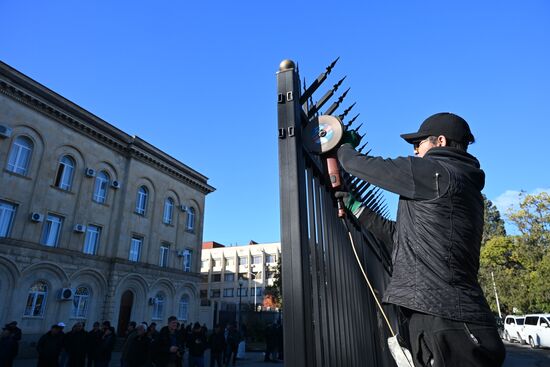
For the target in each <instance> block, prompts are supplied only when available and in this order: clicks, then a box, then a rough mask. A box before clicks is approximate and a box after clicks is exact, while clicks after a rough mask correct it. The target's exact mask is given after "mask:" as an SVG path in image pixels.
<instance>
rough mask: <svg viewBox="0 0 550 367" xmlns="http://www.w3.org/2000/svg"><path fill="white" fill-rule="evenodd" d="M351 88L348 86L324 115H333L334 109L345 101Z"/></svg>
mask: <svg viewBox="0 0 550 367" xmlns="http://www.w3.org/2000/svg"><path fill="white" fill-rule="evenodd" d="M349 90H350V88H348V89H347V90H346V91H345V92H344V93H342V95H341V96H340V97H338V99H337V100H336V101H335V102H334V103H332V104H331V105H330V107H329V108H328V109H327V110H326V111H325V112H324V113H323V115H332V113H333V112H334V111H336V109H337V108H338V107H339V106H340V104H341V103H342V102H343V101H344V98H346V95H347V94H348V92H349Z"/></svg>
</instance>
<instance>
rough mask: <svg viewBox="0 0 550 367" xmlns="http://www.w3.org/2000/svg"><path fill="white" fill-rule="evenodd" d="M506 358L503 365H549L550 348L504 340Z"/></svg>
mask: <svg viewBox="0 0 550 367" xmlns="http://www.w3.org/2000/svg"><path fill="white" fill-rule="evenodd" d="M504 345H505V346H506V360H505V361H504V365H503V367H549V366H550V349H548V348H545V349H531V347H529V346H528V345H520V344H518V343H508V342H506V341H505V342H504Z"/></svg>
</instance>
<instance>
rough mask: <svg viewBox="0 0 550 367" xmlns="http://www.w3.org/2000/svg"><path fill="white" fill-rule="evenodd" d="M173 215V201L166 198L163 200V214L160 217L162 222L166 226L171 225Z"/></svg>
mask: <svg viewBox="0 0 550 367" xmlns="http://www.w3.org/2000/svg"><path fill="white" fill-rule="evenodd" d="M173 214H174V200H172V198H166V200H164V213H163V215H162V221H163V222H164V223H166V224H172V222H173V220H172V218H173Z"/></svg>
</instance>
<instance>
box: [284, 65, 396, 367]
mask: <svg viewBox="0 0 550 367" xmlns="http://www.w3.org/2000/svg"><path fill="white" fill-rule="evenodd" d="M335 63H336V61H335V62H333V63H332V64H331V65H329V67H327V69H326V71H324V72H323V73H321V75H319V77H318V78H317V79H316V80H315V81H314V82H313V83H312V84H311V85H310V86H309V87H308V88H305V87H304V91H303V92H302V91H301V86H300V76H299V73H298V70H297V68H296V67H295V64H294V63H293V62H292V61H290V60H285V61H283V62H282V63H281V65H280V68H279V71H278V73H277V89H278V132H279V173H280V203H281V246H282V280H283V328H284V350H285V366H331V367H337V366H345V367H350V366H394V362H393V360H392V358H391V355H390V353H389V350H388V347H387V342H386V339H387V338H388V336H389V332H388V331H387V327H386V326H385V323H384V321H383V318H382V315H381V314H380V312H379V311H378V310H377V308H376V305H375V302H374V299H373V297H372V295H371V294H370V292H369V290H368V287H367V284H366V282H365V280H364V279H363V277H362V275H361V273H360V270H359V266H358V264H357V260H356V258H355V256H354V254H353V250H352V247H351V244H350V239H349V237H348V232H347V229H346V228H345V226H344V223H343V222H342V219H340V218H338V210H337V207H336V202H335V200H334V193H333V191H332V189H331V185H330V182H329V180H328V177H327V174H326V172H327V170H326V166H325V162H324V160H323V159H322V158H321V157H319V156H317V155H312V154H310V153H309V152H308V151H307V150H306V149H304V146H303V144H302V143H303V142H302V130H303V128H304V127H305V126H306V125H307V123H308V122H309V121H310V120H311V119H312V118H313V117H314V116H315V115H317V114H319V110H320V109H321V108H322V107H323V105H324V104H325V103H327V102H328V101H329V100H330V99H331V97H332V96H333V95H334V93H335V92H336V91H337V89H338V88H339V87H340V85H341V84H342V81H343V79H342V80H340V81H339V82H338V83H336V84H335V85H334V86H333V87H332V88H331V89H330V90H329V91H328V92H327V93H325V94H324V95H323V96H322V97H321V98H320V99H319V101H318V102H317V103H315V104H313V103H311V100H312V96H313V94H314V93H315V91H316V90H317V89H318V88H319V86H321V85H322V83H323V81H325V79H327V76H328V74H329V73H330V72H331V70H332V68H333V67H334V64H335ZM346 94H347V91H346V92H344V94H343V95H342V96H341V97H340V98H338V99H337V100H336V101H335V102H334V103H332V105H331V106H330V107H329V108H328V109H327V111H325V112H324V114H333V113H334V112H335V111H336V110H337V109H338V107H339V106H340V104H341V103H342V101H343V99H344V97H345V95H346ZM352 107H353V105H352V106H350V107H349V108H348V109H346V110H344V111H343V113H342V114H341V115H339V117H340V118H341V119H342V120H345V118H346V115H347V114H348V112H349V111H350V110H351V108H352ZM355 118H356V117H355ZM355 118H353V119H351V120H350V122H348V123H347V124H348V125H350V124H351V123H352V122H353V121H354V120H355ZM363 148H364V147H363ZM344 180H345V182H346V186H347V189H348V190H350V191H352V192H354V194H355V195H356V196H358V197H360V198H361V200H363V202H364V203H366V204H367V205H368V206H369V207H370V208H372V209H373V210H376V211H378V212H381V213H382V214H383V212H384V210H385V208H383V207H382V203H381V202H380V200H379V192H378V191H377V189H376V188H372V187H370V185H369V184H368V183H366V182H362V181H360V180H357V179H353V178H351V177H349V176H345V177H344ZM344 220H346V221H347V224H348V225H347V226H348V227H349V228H350V230H351V235H352V236H353V238H354V242H355V244H356V248H357V251H358V255H359V258H360V260H361V262H362V264H363V267H364V268H365V269H366V271H367V274H368V276H369V279H370V281H371V283H372V284H373V286H374V288H375V289H376V291H377V292H378V293H379V296H381V291H382V290H383V289H384V288H385V285H386V283H387V281H388V279H389V275H390V273H391V262H390V256H389V254H388V251H387V250H386V247H385V246H384V245H383V244H381V243H379V242H378V241H377V240H376V239H375V238H374V237H373V236H372V235H370V233H368V232H366V231H364V230H362V229H361V228H360V227H359V226H357V223H356V222H355V221H354V220H351V219H350V218H346V219H344ZM385 310H386V312H387V313H388V314H389V316H390V319H391V320H392V322H393V323H395V321H396V315H395V313H394V309H393V308H392V307H387V308H386V309H385Z"/></svg>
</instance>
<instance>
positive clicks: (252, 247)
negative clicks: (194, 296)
mask: <svg viewBox="0 0 550 367" xmlns="http://www.w3.org/2000/svg"><path fill="white" fill-rule="evenodd" d="M280 256H281V244H280V243H279V242H277V243H256V242H254V241H251V242H250V244H249V245H246V246H230V247H227V246H224V245H222V244H220V243H217V242H205V243H203V244H202V254H201V268H200V269H201V270H200V271H201V274H202V278H203V279H202V283H201V287H200V298H201V306H203V307H201V320H202V321H204V322H207V324H208V323H209V322H212V323H217V322H218V321H219V320H220V318H221V319H223V317H221V316H220V313H224V312H226V313H236V312H238V307H239V302H240V303H241V305H242V306H243V309H244V308H246V310H251V309H256V310H259V309H260V308H261V307H262V304H263V300H264V290H265V287H266V286H268V285H273V281H274V276H275V272H276V269H277V261H278V260H279V258H280ZM239 280H242V281H241V282H240V283H239Z"/></svg>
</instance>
